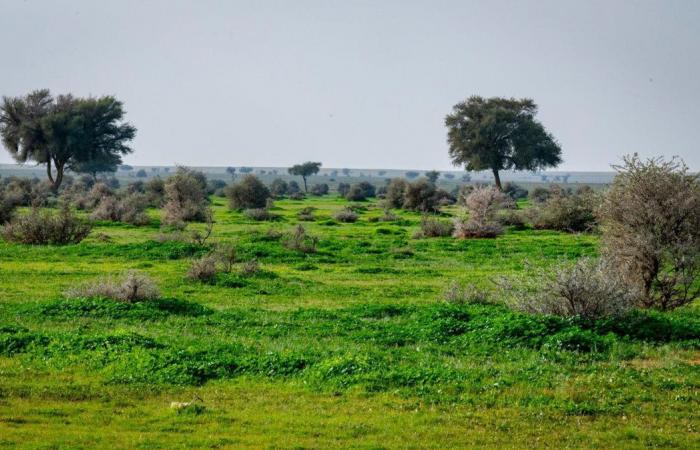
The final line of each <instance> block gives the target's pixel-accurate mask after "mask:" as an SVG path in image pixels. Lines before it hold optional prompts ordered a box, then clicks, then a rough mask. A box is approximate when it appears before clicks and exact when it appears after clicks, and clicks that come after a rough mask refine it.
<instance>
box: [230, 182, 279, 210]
mask: <svg viewBox="0 0 700 450" xmlns="http://www.w3.org/2000/svg"><path fill="white" fill-rule="evenodd" d="M226 196H227V197H228V200H229V207H230V208H231V209H254V208H264V207H265V205H266V204H267V199H268V198H270V190H269V189H268V188H267V186H265V185H264V184H263V182H262V181H260V179H259V178H258V177H256V176H255V175H252V174H249V175H246V176H244V177H243V179H242V180H241V181H239V182H238V183H236V184H234V185H233V186H230V187H229V188H228V189H227V190H226Z"/></svg>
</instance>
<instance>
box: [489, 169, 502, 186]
mask: <svg viewBox="0 0 700 450" xmlns="http://www.w3.org/2000/svg"><path fill="white" fill-rule="evenodd" d="M491 170H493V179H494V180H496V187H497V188H498V190H499V191H502V190H503V186H501V176H500V175H499V174H498V169H491Z"/></svg>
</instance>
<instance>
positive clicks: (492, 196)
mask: <svg viewBox="0 0 700 450" xmlns="http://www.w3.org/2000/svg"><path fill="white" fill-rule="evenodd" d="M465 202H466V206H467V209H468V211H469V216H466V217H465V216H458V217H455V219H454V236H455V237H458V238H493V237H496V236H499V235H500V234H502V233H503V227H502V226H501V224H500V223H498V222H497V221H496V212H497V211H498V209H499V208H502V207H503V206H509V205H511V204H512V200H511V199H510V198H509V197H508V196H506V195H505V194H503V193H502V192H501V191H499V190H498V189H496V188H493V187H480V188H476V189H474V190H473V191H472V193H471V194H469V196H467V198H466V201H465Z"/></svg>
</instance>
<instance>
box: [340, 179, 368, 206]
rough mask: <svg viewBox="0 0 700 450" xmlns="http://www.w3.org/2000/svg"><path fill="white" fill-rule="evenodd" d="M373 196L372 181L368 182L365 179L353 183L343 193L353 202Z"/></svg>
mask: <svg viewBox="0 0 700 450" xmlns="http://www.w3.org/2000/svg"><path fill="white" fill-rule="evenodd" d="M374 196H375V188H374V185H373V184H372V183H368V182H367V181H362V182H360V183H356V184H353V185H352V186H351V187H350V189H349V190H348V192H347V193H346V194H345V198H346V199H348V200H350V201H354V202H358V201H363V200H367V199H368V198H370V197H374Z"/></svg>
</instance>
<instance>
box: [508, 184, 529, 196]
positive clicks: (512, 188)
mask: <svg viewBox="0 0 700 450" xmlns="http://www.w3.org/2000/svg"><path fill="white" fill-rule="evenodd" d="M503 193H504V194H506V195H507V196H509V197H510V198H512V199H513V200H520V199H523V198H527V194H528V192H527V189H525V188H523V187H522V186H520V185H518V184H515V183H511V182H508V183H506V184H505V185H503Z"/></svg>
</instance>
